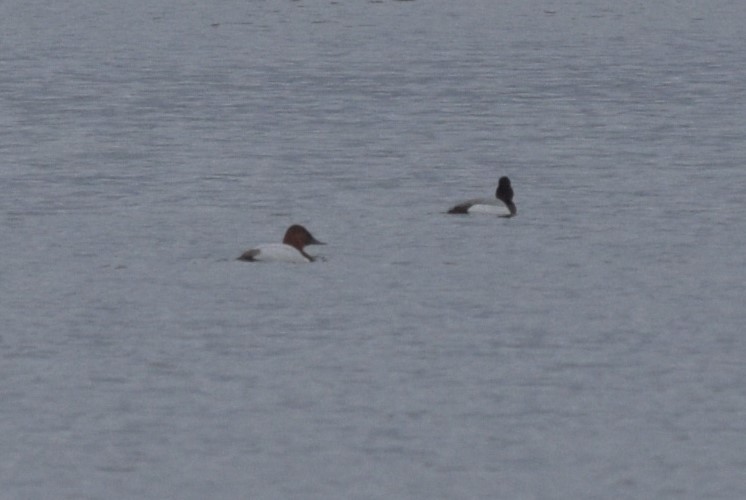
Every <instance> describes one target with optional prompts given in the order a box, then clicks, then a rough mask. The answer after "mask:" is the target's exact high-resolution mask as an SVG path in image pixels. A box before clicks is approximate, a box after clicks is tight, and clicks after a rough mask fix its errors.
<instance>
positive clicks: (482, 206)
mask: <svg viewBox="0 0 746 500" xmlns="http://www.w3.org/2000/svg"><path fill="white" fill-rule="evenodd" d="M448 213H449V214H473V213H483V214H492V215H497V216H499V217H513V216H514V215H516V214H517V213H518V210H517V209H516V207H515V203H513V187H512V186H511V185H510V179H508V178H507V177H505V176H503V177H500V180H499V181H498V183H497V190H496V191H495V199H486V198H477V199H473V200H468V201H464V202H462V203H459V204H458V205H456V206H455V207H453V208H451V209H450V210H449V211H448Z"/></svg>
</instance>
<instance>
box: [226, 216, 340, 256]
mask: <svg viewBox="0 0 746 500" xmlns="http://www.w3.org/2000/svg"><path fill="white" fill-rule="evenodd" d="M325 244H326V243H323V242H321V241H319V240H317V239H316V238H314V237H313V235H312V234H311V233H310V232H309V231H308V229H306V228H305V227H303V226H301V225H299V224H293V225H292V226H290V227H289V228H288V230H287V231H285V237H284V238H283V239H282V243H267V244H264V245H259V246H257V247H255V248H252V249H250V250H246V251H245V252H244V253H243V254H241V256H240V257H239V258H238V260H242V261H244V262H296V263H303V262H313V261H314V260H316V257H312V256H310V255H308V254H307V253H306V252H305V250H303V247H305V246H306V245H325Z"/></svg>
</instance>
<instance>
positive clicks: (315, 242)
mask: <svg viewBox="0 0 746 500" xmlns="http://www.w3.org/2000/svg"><path fill="white" fill-rule="evenodd" d="M308 244H309V245H326V243H324V242H323V241H319V240H317V239H316V238H314V237H313V236H311V241H309V242H308Z"/></svg>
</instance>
